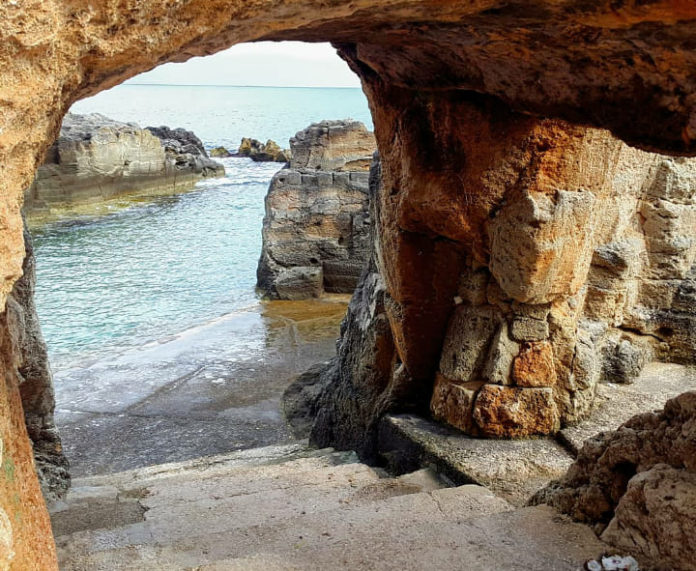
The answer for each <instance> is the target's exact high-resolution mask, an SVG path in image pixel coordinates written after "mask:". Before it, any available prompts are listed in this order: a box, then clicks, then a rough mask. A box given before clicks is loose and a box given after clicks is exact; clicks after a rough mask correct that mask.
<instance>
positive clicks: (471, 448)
mask: <svg viewBox="0 0 696 571" xmlns="http://www.w3.org/2000/svg"><path fill="white" fill-rule="evenodd" d="M378 451H379V454H380V457H381V458H382V460H383V461H385V462H386V464H387V467H388V468H389V469H390V470H392V471H394V472H396V473H406V472H411V471H414V470H416V469H418V468H420V467H433V468H434V469H435V470H437V471H438V472H439V473H440V474H442V475H443V476H445V477H446V478H448V479H450V480H451V481H452V483H453V484H455V485H462V484H478V485H481V486H486V487H487V488H489V489H490V490H491V491H493V492H494V493H495V494H497V495H499V496H500V497H502V498H504V499H506V500H507V501H509V502H510V503H511V504H514V505H518V506H521V505H524V504H525V503H526V501H527V500H528V499H529V497H530V496H531V495H532V494H533V493H534V492H536V491H537V490H538V489H540V488H542V487H543V486H545V485H546V484H547V483H548V482H550V481H551V480H553V479H555V478H559V477H561V476H562V475H563V474H565V472H566V470H567V469H568V467H569V466H570V464H571V462H572V461H573V457H572V456H571V455H570V454H569V453H568V452H567V451H566V450H565V449H564V448H563V447H562V446H561V445H560V444H558V443H557V442H556V441H555V440H553V439H551V438H536V439H527V440H483V439H477V438H471V437H469V436H466V435H464V434H462V433H461V432H458V431H456V430H453V429H449V428H447V427H444V426H442V425H439V424H437V423H435V422H433V421H430V420H427V419H425V418H422V417H419V416H416V415H412V414H402V415H386V416H385V417H384V418H383V419H382V420H381V422H380V426H379V436H378Z"/></svg>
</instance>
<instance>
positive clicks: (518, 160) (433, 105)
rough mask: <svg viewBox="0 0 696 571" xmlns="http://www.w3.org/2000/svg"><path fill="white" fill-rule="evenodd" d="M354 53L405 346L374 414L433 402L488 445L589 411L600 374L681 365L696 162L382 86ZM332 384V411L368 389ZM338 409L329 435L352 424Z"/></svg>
mask: <svg viewBox="0 0 696 571" xmlns="http://www.w3.org/2000/svg"><path fill="white" fill-rule="evenodd" d="M344 52H345V51H344ZM344 55H346V57H347V59H348V60H349V61H351V63H352V64H353V66H354V68H355V69H356V70H357V71H358V72H359V73H361V74H362V76H363V80H364V85H365V87H366V91H367V92H368V96H369V98H370V100H371V103H372V109H373V114H374V120H375V134H376V137H377V140H378V144H379V147H380V152H381V157H382V178H381V183H382V188H381V191H380V196H379V199H378V202H379V204H378V207H377V209H376V210H377V214H376V225H377V228H376V253H375V266H376V268H377V271H378V273H379V275H380V278H381V279H382V280H383V282H384V292H383V294H382V298H383V301H382V302H381V305H382V306H383V313H380V314H379V315H380V318H382V315H384V316H386V319H387V321H388V323H389V344H390V345H391V344H393V347H394V354H393V356H392V363H391V365H390V366H389V367H384V366H382V367H381V368H380V367H375V366H371V367H367V368H368V369H369V370H370V374H371V375H373V376H374V374H375V372H376V371H381V372H382V374H383V375H385V376H386V378H380V379H379V380H378V381H374V379H373V382H372V383H371V389H370V390H371V392H372V393H373V394H371V396H370V399H369V400H370V401H371V402H370V403H369V405H366V404H365V403H363V405H362V406H363V408H365V409H366V410H367V409H369V410H370V411H372V412H371V414H378V413H379V412H380V411H384V410H387V409H392V410H401V411H403V410H420V411H421V412H425V411H426V409H427V408H429V409H430V412H431V413H432V415H433V416H434V417H435V418H437V419H439V420H441V421H444V422H446V423H448V424H451V425H453V426H455V427H457V428H459V429H461V430H463V431H465V432H467V433H469V434H472V435H476V436H482V437H505V438H510V437H524V436H531V435H541V434H550V433H553V432H555V431H557V430H558V429H559V428H560V427H561V426H562V425H568V424H572V423H574V422H577V421H578V420H580V419H582V418H583V417H584V416H586V415H587V414H588V412H589V411H590V410H591V407H592V403H593V399H594V389H595V386H596V383H597V382H598V381H599V380H600V379H601V378H607V379H611V380H619V381H630V380H631V378H632V377H633V376H635V375H637V374H638V372H639V371H640V369H641V367H642V365H643V364H644V363H645V362H646V361H648V360H650V359H652V358H656V357H659V358H667V359H673V360H684V357H683V353H684V351H687V352H688V351H689V350H688V349H687V346H688V347H693V342H694V330H695V329H694V324H695V323H696V316H695V315H694V312H693V309H691V310H688V309H684V308H685V307H686V305H685V304H684V303H682V305H683V306H684V308H680V307H681V306H680V305H679V303H681V302H678V300H679V299H681V297H684V295H686V296H687V297H688V293H685V292H688V291H691V289H690V288H691V287H692V285H693V271H692V267H693V264H694V256H696V225H695V224H694V222H693V221H694V216H696V210H695V209H694V191H695V189H696V185H694V181H695V180H696V179H695V178H694V176H695V175H696V165H695V164H694V162H693V161H692V160H687V159H671V158H665V157H663V156H660V155H656V154H651V153H646V152H643V151H638V150H636V149H633V148H630V147H628V146H627V145H625V144H624V143H622V142H620V141H619V140H617V139H615V138H614V137H612V136H611V135H610V134H609V133H608V132H606V131H603V130H599V129H592V128H585V127H580V126H577V125H571V124H569V123H566V122H563V121H559V120H549V119H538V118H531V117H528V116H526V115H521V114H517V113H515V112H513V111H511V110H510V109H509V108H507V106H505V105H504V104H503V103H501V102H499V101H498V100H496V99H493V98H490V97H486V96H481V95H477V94H473V93H470V92H469V93H467V92H462V91H451V92H442V91H440V92H419V91H414V90H411V89H405V88H401V87H395V86H393V85H386V84H385V83H383V82H381V81H380V80H379V79H378V78H376V77H375V76H374V75H371V74H370V72H369V70H366V69H364V68H362V67H361V65H360V64H359V63H356V62H355V61H354V60H353V59H351V55H350V54H346V53H344ZM665 181H670V182H665ZM657 211H660V212H662V215H657V214H656V212H657ZM677 260H678V262H677ZM369 275H372V276H374V272H372V273H371V274H368V276H369ZM359 291H362V290H359ZM655 291H659V292H660V295H656V294H654V293H651V292H655ZM680 296H681V297H680ZM354 301H355V300H354ZM682 301H683V300H682ZM655 306H659V309H657V308H656V307H655ZM667 316H669V317H667ZM666 322H670V323H676V322H679V323H680V324H681V325H680V326H676V327H667V326H665V325H664V323H666ZM347 323H348V326H347V333H348V335H347V336H348V337H349V338H351V344H352V346H353V352H354V354H357V353H359V351H355V344H356V339H357V338H358V337H359V336H358V335H356V334H354V333H355V332H352V331H351V329H350V324H351V323H352V322H351V321H350V320H349V321H348V322H347ZM661 323H662V324H663V326H662V331H663V333H664V335H660V334H656V333H655V331H657V330H658V329H659V328H660V324H661ZM363 329H365V328H363ZM677 330H678V332H677ZM345 338H346V332H344V340H345ZM685 339H686V340H687V341H688V343H687V342H685ZM689 344H690V345H689ZM339 354H340V352H339ZM693 358H694V356H693V355H690V356H689V357H687V358H686V360H691V361H693ZM381 361H382V362H384V357H382V359H381ZM345 366H346V364H345V363H344V366H343V368H345ZM359 369H365V364H364V363H361V364H360V366H359V367H357V368H356V370H359ZM612 375H615V378H612ZM355 376H356V375H355V374H354V375H353V377H355ZM358 376H359V375H358ZM336 377H337V378H336V379H334V382H333V383H331V382H328V381H327V383H326V384H327V388H326V389H325V394H324V398H323V400H324V402H328V401H329V400H330V395H331V394H332V393H333V394H334V395H336V394H339V393H338V391H339V390H340V391H343V389H336V388H335V387H334V385H338V384H345V383H346V382H349V383H351V384H352V387H353V389H355V387H356V386H359V385H361V384H362V382H361V381H360V380H359V379H357V378H351V375H347V374H346V373H345V371H344V372H342V373H341V374H340V375H337V376H336ZM338 377H340V379H339V378H338ZM376 387H380V389H379V390H377V388H376ZM343 392H345V391H343ZM358 392H361V391H358ZM377 393H378V394H377ZM355 398H357V399H358V400H364V398H366V397H365V395H359V396H356V397H355ZM374 403H379V406H378V407H376V408H370V407H373V405H374ZM333 408H334V412H332V413H331V414H328V413H322V415H320V417H319V421H318V424H317V425H315V430H314V434H315V435H318V434H322V433H324V434H328V433H329V432H327V431H326V430H325V429H327V428H330V426H329V425H334V424H336V423H338V424H341V422H342V421H341V420H340V419H339V418H338V417H340V416H341V415H340V412H338V413H337V412H336V411H335V408H336V407H335V405H334V407H333ZM368 416H369V414H368ZM329 417H332V418H329ZM353 418H355V416H354V415H353ZM344 420H347V419H344ZM354 424H355V422H354V420H353V421H350V422H348V423H347V424H346V426H347V432H351V431H353V430H354V428H355V426H354ZM370 424H371V423H370V422H367V421H366V422H365V423H364V424H363V428H364V427H367V426H370ZM331 431H332V432H333V433H338V432H340V430H337V429H336V428H335V426H334V427H332V428H331ZM354 436H355V438H354V440H355V441H356V442H357V441H359V442H361V443H362V444H361V445H363V444H364V443H365V442H367V440H365V439H363V438H360V436H359V435H358V434H356V435H354ZM341 439H342V440H343V441H345V440H346V436H345V432H344V433H343V435H342V437H341ZM319 440H321V441H322V442H323V443H324V444H326V443H328V441H327V440H326V439H325V438H320V439H319ZM348 440H349V441H351V442H352V440H351V439H348ZM368 440H369V439H368ZM353 445H355V442H353ZM368 455H369V454H368Z"/></svg>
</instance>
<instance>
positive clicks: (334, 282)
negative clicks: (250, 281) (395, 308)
mask: <svg viewBox="0 0 696 571" xmlns="http://www.w3.org/2000/svg"><path fill="white" fill-rule="evenodd" d="M375 145H376V144H375V140H374V136H373V135H372V133H370V132H369V131H368V130H367V129H366V128H365V126H364V125H363V124H362V123H359V122H357V121H323V122H321V123H317V124H314V125H311V126H310V127H308V128H307V129H305V130H304V131H300V132H299V133H297V135H295V137H293V138H292V139H291V140H290V148H291V152H292V159H291V161H290V165H289V166H288V167H287V168H284V169H283V170H281V171H279V172H278V173H277V174H276V175H275V176H274V177H273V180H272V181H271V185H270V187H269V189H268V194H267V195H266V217H265V218H264V221H263V249H262V251H261V259H260V260H259V266H258V270H257V284H258V286H259V288H260V289H261V290H262V291H263V292H264V294H265V295H266V296H268V297H270V298H274V299H305V298H311V297H319V296H321V295H322V294H323V293H324V292H328V293H352V292H353V290H354V289H355V286H356V285H357V283H358V279H359V278H360V274H361V273H362V270H363V267H364V266H365V263H366V261H367V258H368V255H369V249H370V246H369V241H370V225H371V219H370V215H369V204H368V203H369V199H368V172H367V169H369V164H370V161H371V160H372V154H373V153H374V151H375Z"/></svg>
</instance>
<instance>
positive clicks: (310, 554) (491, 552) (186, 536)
mask: <svg viewBox="0 0 696 571" xmlns="http://www.w3.org/2000/svg"><path fill="white" fill-rule="evenodd" d="M229 519H230V520H232V519H234V514H229ZM181 524H182V522H176V521H172V522H170V523H169V530H165V529H164V528H160V529H153V530H152V535H151V536H149V537H147V538H143V537H141V540H140V541H131V543H129V544H128V545H122V546H120V547H115V546H114V545H113V544H112V543H111V542H110V541H109V538H106V537H99V538H97V537H92V541H93V542H95V543H93V544H92V547H93V548H92V549H91V550H90V551H87V552H85V551H84V550H82V549H80V548H79V545H76V544H74V543H73V544H72V545H68V546H66V545H60V554H61V569H64V570H76V571H77V570H101V569H104V570H107V569H108V570H111V569H133V570H135V569H142V570H145V569H161V570H164V569H167V570H174V569H245V570H246V569H301V570H314V569H316V570H319V569H322V570H323V569H327V568H331V567H336V568H339V569H355V570H363V569H365V570H367V569H374V570H397V569H398V570H410V569H413V570H416V569H426V568H427V569H435V570H438V569H443V570H445V569H497V570H503V571H504V570H513V569H515V570H517V569H520V570H521V569H525V570H537V569H538V570H548V569H555V570H564V569H568V570H571V569H572V570H576V569H579V568H580V567H581V566H582V564H583V562H584V561H585V560H587V559H590V558H594V557H596V556H597V555H598V554H599V553H601V552H602V551H603V549H604V548H605V546H604V545H603V544H601V543H600V542H599V541H598V540H597V539H596V537H595V536H594V534H593V533H592V532H591V531H590V530H589V529H588V528H586V527H584V526H580V525H578V524H573V523H570V522H568V521H567V520H565V519H563V518H560V517H559V516H558V515H557V514H556V513H555V512H554V511H553V510H551V509H549V508H524V509H518V510H514V511H511V506H510V505H509V504H507V503H506V502H504V501H502V500H500V499H499V498H496V497H495V496H493V495H492V494H491V493H490V492H489V491H488V490H485V489H484V488H481V487H479V486H462V487H460V488H450V489H445V490H436V491H433V492H421V493H417V494H411V495H405V496H396V497H391V498H387V499H383V500H379V501H376V502H372V503H366V504H362V505H357V506H352V505H348V506H342V507H338V508H336V509H334V510H328V511H321V512H314V513H307V514H303V515H297V516H295V517H293V518H290V519H286V520H284V521H279V522H272V521H268V522H266V523H264V524H262V525H255V526H249V527H234V526H232V525H230V526H229V528H228V529H226V530H224V531H218V532H212V531H210V530H208V529H206V528H205V527H203V528H200V527H198V528H196V527H189V528H187V529H186V530H185V532H186V533H183V532H182V530H181V529H180V526H181Z"/></svg>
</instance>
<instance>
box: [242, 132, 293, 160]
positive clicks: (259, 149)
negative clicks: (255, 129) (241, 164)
mask: <svg viewBox="0 0 696 571" xmlns="http://www.w3.org/2000/svg"><path fill="white" fill-rule="evenodd" d="M236 156H238V157H248V158H250V159H251V160H252V161H256V162H260V163H265V162H269V163H287V162H288V161H289V160H290V151H288V150H287V149H281V148H280V146H279V145H278V143H276V142H275V141H273V140H272V139H268V141H266V143H265V144H264V143H262V142H261V141H257V140H256V139H249V138H247V137H244V138H243V139H242V142H241V143H240V144H239V149H238V150H237V155H236Z"/></svg>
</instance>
